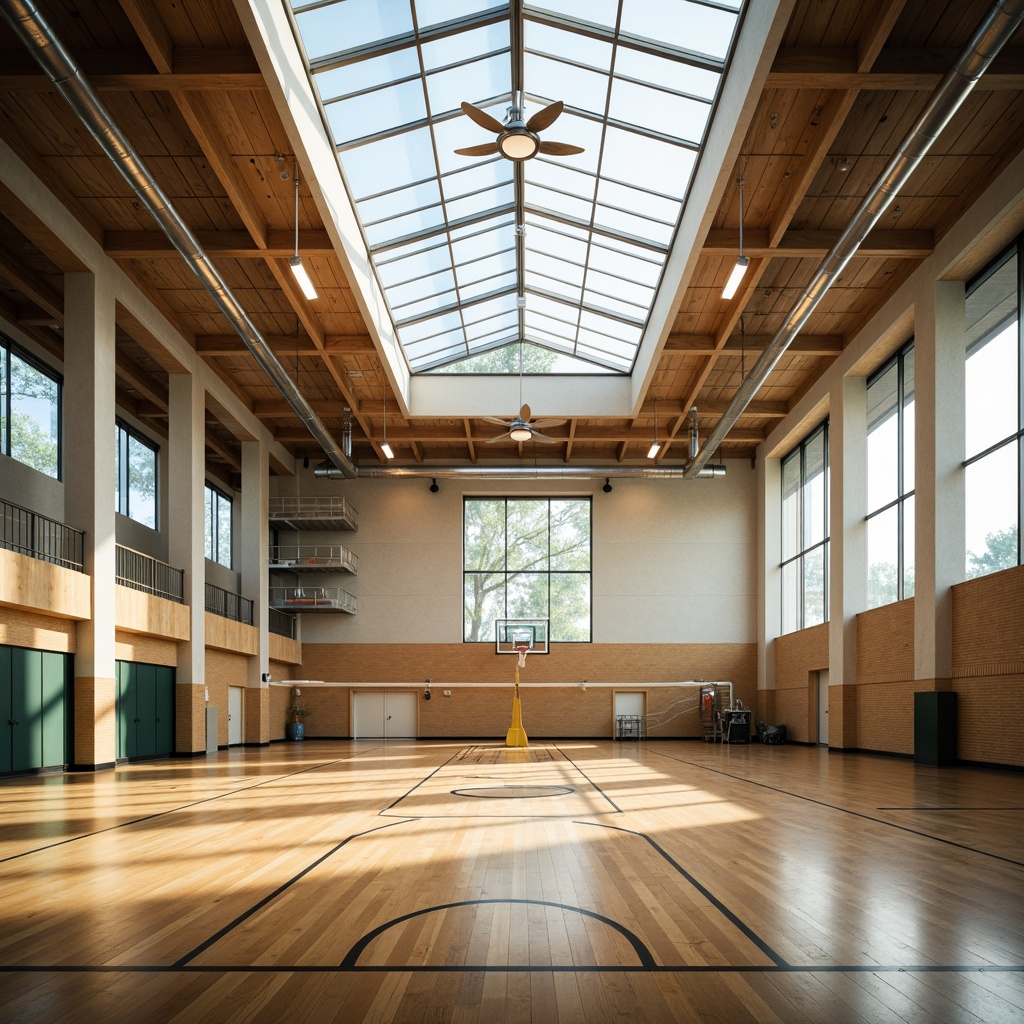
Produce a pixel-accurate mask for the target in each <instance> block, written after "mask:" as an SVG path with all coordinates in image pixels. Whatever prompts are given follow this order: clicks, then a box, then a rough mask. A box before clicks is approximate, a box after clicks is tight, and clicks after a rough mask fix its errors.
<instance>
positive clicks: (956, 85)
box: [685, 0, 1024, 478]
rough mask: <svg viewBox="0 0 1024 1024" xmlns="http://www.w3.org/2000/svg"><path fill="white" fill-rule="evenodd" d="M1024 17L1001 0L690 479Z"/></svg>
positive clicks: (1017, 5)
mask: <svg viewBox="0 0 1024 1024" xmlns="http://www.w3.org/2000/svg"><path fill="white" fill-rule="evenodd" d="M1022 19H1024V0H998V2H997V3H996V4H995V5H994V6H993V8H992V9H991V10H990V11H989V12H988V14H987V15H986V16H985V18H984V20H983V21H982V22H981V24H980V25H979V26H978V29H977V31H976V32H975V33H974V35H973V37H972V38H971V41H970V42H969V43H968V44H967V46H966V47H965V49H964V51H963V52H962V53H961V54H960V56H959V58H958V59H957V61H956V63H955V64H954V66H953V68H952V69H951V70H950V71H949V72H948V73H947V74H946V75H945V77H944V78H943V79H942V81H941V82H940V83H939V85H938V86H937V87H936V89H935V92H933V93H932V95H931V98H930V99H929V100H928V104H927V106H926V107H925V108H924V111H923V112H922V113H921V116H920V117H919V118H918V119H917V121H916V123H915V124H914V127H913V128H911V129H910V132H909V133H908V134H907V136H906V138H905V139H904V140H903V142H902V143H901V144H900V146H899V149H898V150H897V151H896V154H895V156H893V158H892V159H891V160H890V161H889V164H888V166H887V167H886V168H885V170H884V171H882V174H881V175H880V176H879V178H878V180H877V181H876V182H875V183H874V185H872V186H871V188H870V189H869V190H868V194H867V195H866V196H865V197H864V200H863V201H862V202H861V204H860V206H859V207H858V209H857V212H856V213H855V214H854V216H853V220H852V221H851V222H850V224H849V225H848V226H847V228H846V230H845V231H844V232H843V233H842V235H841V236H840V238H839V241H838V242H836V244H835V245H834V246H833V247H832V250H831V251H830V252H829V254H828V255H827V256H826V257H825V258H824V260H823V261H822V263H821V266H819V267H818V270H817V273H816V274H815V275H814V278H813V279H812V281H811V283H810V284H809V285H808V286H807V288H806V289H805V291H804V293H803V294H802V295H801V296H800V298H799V300H797V303H796V305H795V306H794V307H793V309H792V311H791V312H790V314H789V316H788V317H787V319H786V323H785V324H784V325H783V327H782V328H781V330H780V331H779V332H778V333H777V334H776V335H775V337H774V338H772V340H771V341H770V342H769V343H768V346H767V347H766V348H765V350H764V351H763V352H762V353H761V355H760V357H759V358H758V360H757V362H756V363H754V365H753V366H752V367H751V368H750V374H749V376H748V377H747V378H746V379H745V380H744V381H743V382H742V383H741V384H740V386H739V388H738V389H737V391H736V394H735V395H734V396H733V399H732V401H731V402H730V403H729V406H728V408H727V409H726V410H725V412H724V413H722V416H721V419H719V421H718V422H717V423H716V424H715V426H714V427H713V428H712V430H711V433H710V434H708V437H707V440H706V441H705V442H704V446H703V447H702V448H701V449H700V451H699V452H698V453H697V455H696V457H695V458H693V459H692V460H691V461H690V462H689V463H688V464H687V466H686V470H685V476H686V477H687V478H690V477H693V476H697V475H699V473H700V472H701V470H702V469H703V468H704V466H705V465H706V464H707V461H708V459H710V458H711V456H712V455H714V453H715V451H716V450H717V448H718V446H719V445H720V444H721V443H722V441H724V440H725V437H726V435H727V434H728V433H729V431H730V430H732V428H733V427H734V426H735V424H736V421H737V420H738V419H739V417H740V416H741V415H742V413H743V411H744V410H745V409H746V407H747V406H748V405H749V404H750V402H751V400H752V399H753V397H754V395H756V394H757V392H758V391H760V389H761V387H762V386H763V384H764V382H765V381H766V380H767V379H768V375H769V374H770V373H771V371H772V369H773V368H774V367H775V364H776V363H777V362H778V361H779V359H780V358H781V356H782V354H783V353H784V352H785V351H786V349H787V348H788V347H789V345H790V343H791V342H792V341H793V340H794V339H795V338H796V336H797V334H798V333H799V332H800V330H801V329H802V328H803V326H804V325H805V324H806V322H807V319H808V317H809V316H810V315H811V313H812V312H813V311H814V308H815V307H816V306H817V305H818V302H819V301H820V300H821V298H822V296H823V295H824V294H825V292H827V291H828V290H829V288H830V287H831V286H832V284H833V282H834V281H835V280H836V279H837V278H838V276H839V274H840V273H841V272H842V269H843V267H845V266H846V264H847V262H848V261H849V260H850V258H851V257H852V256H853V254H854V253H855V252H856V251H857V249H858V247H859V246H860V244H861V243H862V242H863V241H864V238H865V237H866V235H867V233H868V232H869V231H870V230H871V229H872V228H873V227H874V226H875V224H876V223H877V221H878V219H879V218H880V217H881V216H882V214H883V213H884V212H885V209H886V207H887V206H888V205H889V203H890V202H891V200H892V199H894V198H895V196H896V193H897V192H899V190H900V189H901V188H902V187H903V186H904V185H905V184H906V182H907V179H908V178H909V177H910V175H911V174H912V173H913V172H914V170H915V169H916V167H917V165H918V164H919V163H920V161H921V159H922V158H923V157H924V156H925V154H926V153H927V152H928V150H929V149H931V147H932V144H933V143H934V142H935V140H936V139H937V138H938V136H939V133H940V132H941V131H942V129H943V128H945V127H946V125H947V124H948V123H949V120H950V118H951V117H952V116H953V115H954V114H955V113H956V111H957V110H958V108H959V107H960V104H961V103H963V101H964V100H965V99H966V98H967V96H968V94H969V93H970V92H971V90H972V89H973V88H974V86H975V85H976V84H977V82H978V79H979V78H981V76H982V75H983V74H984V73H985V71H986V70H987V69H988V66H989V65H990V64H991V63H992V60H993V59H994V58H995V57H996V55H997V54H998V53H999V51H1000V50H1001V49H1002V48H1003V46H1004V45H1005V43H1006V42H1007V41H1008V40H1009V39H1010V37H1011V36H1012V35H1013V33H1014V32H1015V31H1016V29H1017V28H1018V26H1019V25H1020V23H1021V20H1022Z"/></svg>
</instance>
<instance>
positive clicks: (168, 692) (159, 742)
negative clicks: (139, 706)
mask: <svg viewBox="0 0 1024 1024" xmlns="http://www.w3.org/2000/svg"><path fill="white" fill-rule="evenodd" d="M174 696H175V692H174V669H173V668H171V667H170V666H168V665H157V666H156V749H157V752H158V753H161V754H169V753H171V752H172V751H173V750H174V718H175V709H174Z"/></svg>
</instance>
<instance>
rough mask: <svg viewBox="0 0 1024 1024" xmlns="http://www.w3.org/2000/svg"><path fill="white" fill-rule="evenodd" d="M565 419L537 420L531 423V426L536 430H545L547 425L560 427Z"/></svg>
mask: <svg viewBox="0 0 1024 1024" xmlns="http://www.w3.org/2000/svg"><path fill="white" fill-rule="evenodd" d="M564 422H565V420H537V421H536V422H535V423H531V424H530V426H531V427H533V429H534V430H543V429H544V428H545V427H560V426H561V425H562V424H563V423H564Z"/></svg>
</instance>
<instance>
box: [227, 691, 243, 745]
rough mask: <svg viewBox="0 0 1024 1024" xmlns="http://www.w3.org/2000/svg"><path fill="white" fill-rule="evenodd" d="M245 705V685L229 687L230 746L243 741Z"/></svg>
mask: <svg viewBox="0 0 1024 1024" xmlns="http://www.w3.org/2000/svg"><path fill="white" fill-rule="evenodd" d="M244 707H245V687H244V686H229V687H228V746H229V747H234V746H237V745H238V744H240V743H241V742H242V735H243V730H242V724H243V722H242V708H244Z"/></svg>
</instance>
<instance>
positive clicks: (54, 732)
mask: <svg viewBox="0 0 1024 1024" xmlns="http://www.w3.org/2000/svg"><path fill="white" fill-rule="evenodd" d="M66 677H67V658H66V657H65V656H64V655H63V654H57V653H56V652H55V651H43V767H44V768H52V767H54V766H56V765H63V764H67V761H68V758H67V746H66V738H67V729H66V726H65V719H66V704H65V695H66V693H67V687H66Z"/></svg>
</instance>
